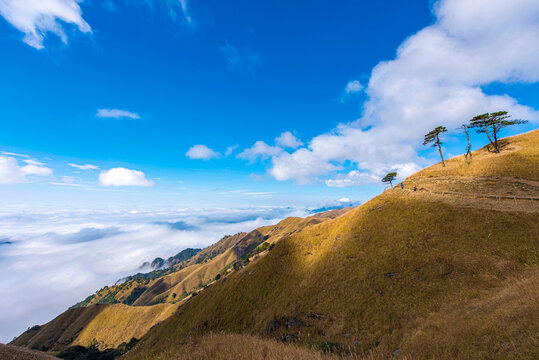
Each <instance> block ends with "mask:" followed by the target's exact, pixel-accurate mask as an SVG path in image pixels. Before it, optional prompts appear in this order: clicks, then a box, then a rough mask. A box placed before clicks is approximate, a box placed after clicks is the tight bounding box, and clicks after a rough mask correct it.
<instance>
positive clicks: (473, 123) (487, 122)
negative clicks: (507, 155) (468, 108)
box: [469, 111, 528, 153]
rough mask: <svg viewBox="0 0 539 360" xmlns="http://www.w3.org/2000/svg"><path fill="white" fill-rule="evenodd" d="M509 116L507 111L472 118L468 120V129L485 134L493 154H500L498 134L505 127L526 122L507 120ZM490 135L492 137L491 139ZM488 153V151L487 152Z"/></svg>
mask: <svg viewBox="0 0 539 360" xmlns="http://www.w3.org/2000/svg"><path fill="white" fill-rule="evenodd" d="M510 118H511V115H508V113H507V111H498V112H493V113H490V114H489V113H486V114H481V115H477V116H474V117H473V118H472V119H471V120H470V125H469V127H470V128H475V129H476V130H475V131H476V132H477V133H478V134H481V133H485V134H487V138H488V141H489V142H490V145H492V147H493V148H494V152H495V153H499V152H500V144H499V143H498V133H499V132H500V131H501V130H502V129H503V128H505V127H508V126H512V125H519V124H525V123H527V122H528V121H526V120H520V119H515V120H509V119H510ZM491 135H492V137H491ZM489 151H490V150H489Z"/></svg>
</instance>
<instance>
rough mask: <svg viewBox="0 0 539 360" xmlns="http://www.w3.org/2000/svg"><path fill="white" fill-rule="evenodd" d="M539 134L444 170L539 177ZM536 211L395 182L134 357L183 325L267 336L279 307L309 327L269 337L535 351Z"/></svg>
mask: <svg viewBox="0 0 539 360" xmlns="http://www.w3.org/2000/svg"><path fill="white" fill-rule="evenodd" d="M538 134H539V132H537V131H535V132H531V133H528V134H525V135H521V136H518V137H515V138H514V141H512V143H511V144H510V145H509V146H508V148H506V150H507V151H508V152H507V153H502V154H500V155H497V156H491V154H486V153H485V154H484V157H483V156H481V151H480V152H479V155H478V153H476V154H475V156H474V162H475V164H474V166H473V167H472V166H471V167H470V169H468V168H464V170H463V168H462V166H461V167H458V166H455V167H451V165H452V162H454V161H455V162H457V161H458V160H450V161H448V166H447V168H446V170H448V171H447V172H448V173H451V175H460V176H470V175H476V176H478V175H480V176H511V177H516V178H522V179H530V180H536V179H539V157H538V156H537V149H538V148H539V146H538V142H537V139H538ZM511 147H513V149H512V150H511ZM464 167H465V165H464ZM472 168H473V169H472ZM459 169H460V170H459ZM441 170H442V169H436V166H434V167H431V168H429V169H426V170H424V171H423V172H420V173H419V174H417V175H415V176H413V177H412V180H414V181H416V180H417V179H418V178H419V177H420V176H439V175H444V176H447V173H440V172H439V171H441ZM463 172H464V173H463ZM537 219H538V215H537V212H502V211H495V210H485V209H474V208H461V207H455V206H452V205H451V204H448V203H446V202H441V201H437V200H425V199H417V198H414V197H405V196H403V195H402V194H401V195H398V193H397V192H387V193H385V194H383V195H381V196H379V197H377V198H375V199H373V200H372V201H370V202H369V203H367V204H365V205H363V206H361V207H360V208H357V209H354V210H353V211H350V212H349V213H347V214H345V215H343V216H341V217H339V218H337V219H335V220H331V221H327V222H324V223H321V224H319V225H316V226H312V227H309V228H307V229H305V230H303V231H301V232H299V233H296V234H294V235H292V236H291V237H289V238H286V239H284V240H282V241H280V242H279V243H277V244H276V246H275V248H274V249H273V250H272V251H271V252H270V253H269V254H268V255H267V256H265V257H264V258H262V259H260V261H258V262H256V263H254V264H252V265H251V266H249V268H248V269H244V270H241V271H239V272H237V273H234V274H232V275H231V276H230V277H229V278H228V279H227V281H226V282H224V283H218V284H215V285H213V286H211V287H210V288H208V289H207V290H205V291H203V292H202V293H200V295H199V296H197V297H196V298H193V299H192V300H191V301H189V302H187V303H186V304H185V305H184V306H182V307H181V308H180V310H179V311H178V312H177V313H175V314H174V315H173V316H172V317H170V318H169V319H167V320H166V321H165V322H163V323H162V324H161V325H159V326H157V327H155V328H154V329H153V330H152V331H150V332H149V333H148V334H147V335H146V336H145V337H144V339H143V341H142V343H141V344H140V345H139V346H137V348H136V349H135V351H133V352H132V353H130V354H129V356H128V358H129V359H142V358H147V357H148V356H149V357H150V358H152V357H154V356H163V354H165V353H169V354H170V350H171V344H177V342H178V340H179V339H183V338H184V336H186V335H193V336H199V335H202V334H205V333H207V332H211V331H225V332H230V333H244V334H245V333H248V334H258V335H260V336H268V334H267V333H266V328H267V325H268V324H269V323H270V322H272V321H274V320H278V321H280V320H282V318H297V319H301V320H302V321H303V322H304V323H305V324H307V325H308V326H291V327H290V328H287V327H286V326H281V327H280V328H279V329H278V330H276V331H274V332H272V333H271V334H270V335H269V336H271V337H274V338H286V336H288V339H291V338H296V339H297V340H298V341H299V342H301V343H316V342H317V341H334V342H338V343H341V344H342V345H343V347H348V348H351V349H353V350H354V351H356V352H358V353H362V352H368V351H370V350H373V349H375V350H376V351H377V352H379V353H382V354H385V356H388V355H390V354H391V353H392V352H393V351H395V350H396V349H402V355H411V356H415V357H425V356H426V357H431V356H434V357H437V358H447V359H450V358H455V357H460V358H485V357H488V358H499V359H503V358H515V357H518V358H522V359H534V358H538V357H539V347H538V346H537V345H539V344H538V340H537V336H536V335H535V334H537V333H539V318H538V314H539V306H538V304H539V302H538V301H537V300H538V298H539V296H538V292H539V291H538V290H537V289H538V286H537V285H538V275H537V274H538V271H539V222H538V221H537ZM311 313H316V314H320V315H322V317H321V318H320V317H319V316H314V317H312V316H311ZM175 346H176V345H175Z"/></svg>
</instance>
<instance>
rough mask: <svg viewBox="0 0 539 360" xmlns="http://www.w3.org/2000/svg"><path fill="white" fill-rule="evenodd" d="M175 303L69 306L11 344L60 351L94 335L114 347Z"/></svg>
mask: <svg viewBox="0 0 539 360" xmlns="http://www.w3.org/2000/svg"><path fill="white" fill-rule="evenodd" d="M178 305H179V304H178ZM178 305H172V304H160V305H155V306H147V307H132V306H127V305H123V304H113V305H92V306H90V307H83V308H75V309H69V310H67V311H66V312H64V313H62V314H61V315H59V316H58V317H56V318H55V319H54V320H52V321H50V322H48V323H47V324H45V325H43V326H42V327H41V328H40V329H39V330H38V331H36V330H32V329H30V330H28V331H26V332H24V333H23V334H21V335H20V336H19V337H18V338H17V339H15V340H14V341H13V342H12V343H11V344H12V345H16V346H25V347H29V348H33V349H43V350H45V349H47V350H51V351H61V350H63V349H65V348H66V347H68V346H71V345H83V346H88V345H89V344H90V343H91V342H92V340H93V339H94V338H95V339H96V340H97V342H98V343H100V347H101V348H107V347H117V346H118V345H119V344H121V343H122V342H124V341H125V342H128V341H129V340H130V339H131V338H132V337H136V338H140V337H142V336H143V335H144V334H145V333H146V332H147V331H148V330H149V329H150V328H151V327H152V326H154V325H155V324H157V323H158V322H160V321H163V320H164V319H166V318H167V317H169V316H170V315H171V314H172V313H173V312H174V311H176V309H177V308H178Z"/></svg>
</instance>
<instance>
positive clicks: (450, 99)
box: [269, 0, 539, 186]
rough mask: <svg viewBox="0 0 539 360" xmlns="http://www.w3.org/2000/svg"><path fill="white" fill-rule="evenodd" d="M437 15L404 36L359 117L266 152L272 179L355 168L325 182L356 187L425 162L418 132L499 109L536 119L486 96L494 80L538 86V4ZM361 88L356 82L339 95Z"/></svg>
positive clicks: (495, 2) (508, 101) (443, 6)
mask: <svg viewBox="0 0 539 360" xmlns="http://www.w3.org/2000/svg"><path fill="white" fill-rule="evenodd" d="M433 12H434V15H435V16H436V19H437V20H436V22H435V23H434V24H432V25H430V26H427V27H425V28H424V29H422V30H420V31H419V32H417V33H416V34H414V35H412V36H410V37H409V38H408V39H406V41H404V42H403V43H402V44H401V45H400V46H399V48H398V49H397V56H396V58H395V59H394V60H391V61H384V62H381V63H379V64H378V65H377V66H376V67H375V68H374V69H373V70H372V73H371V77H370V80H369V82H368V85H367V87H366V88H365V89H364V91H365V92H366V95H367V100H366V102H365V103H364V104H363V105H364V106H363V108H364V111H363V115H362V116H361V118H360V119H358V120H357V121H355V122H353V123H349V124H341V125H339V126H338V127H337V128H336V129H334V130H332V131H331V132H329V133H326V134H322V135H319V136H316V137H314V138H313V139H312V140H311V141H310V143H309V145H308V146H307V147H304V148H300V149H298V150H296V151H295V152H293V153H288V152H282V153H280V154H277V155H272V167H271V168H270V169H269V172H270V174H272V175H273V176H274V177H275V178H276V179H278V180H294V181H296V182H299V183H306V182H310V181H314V180H315V179H316V178H317V177H319V176H322V175H326V174H328V173H331V172H335V171H337V170H339V169H341V168H342V167H341V164H345V163H347V162H352V164H354V165H355V167H356V169H354V170H356V171H357V172H353V173H344V174H338V175H337V176H336V177H335V178H334V179H329V180H328V181H327V182H326V183H327V184H328V185H330V186H345V185H347V184H350V185H352V184H353V185H357V184H361V183H364V182H365V181H366V182H369V181H370V179H372V178H373V177H377V178H378V177H379V176H381V175H382V174H384V172H387V171H388V170H393V169H401V171H402V172H403V173H409V171H410V170H411V169H418V168H419V166H420V165H426V164H428V163H429V161H426V160H425V159H421V158H419V157H418V155H417V150H418V149H419V148H420V147H419V146H420V144H421V139H422V136H423V134H425V133H426V132H427V131H429V130H431V129H432V128H434V127H436V126H438V125H444V126H446V127H448V128H456V127H458V126H459V125H460V124H462V123H464V122H466V121H467V120H468V119H470V118H471V117H473V116H474V115H477V114H480V113H485V112H490V111H499V110H507V111H509V113H510V114H512V115H513V116H514V117H516V118H523V119H528V120H532V121H537V120H539V113H538V112H537V111H536V110H535V109H532V108H530V107H528V106H525V105H521V104H519V103H518V101H517V100H516V99H514V98H511V97H510V96H508V95H488V94H486V93H485V92H484V91H483V90H482V87H483V86H485V85H488V84H491V83H493V82H501V83H511V82H528V83H532V82H537V81H538V80H539V67H538V66H537V59H538V58H539V41H537V39H539V21H538V20H537V19H539V2H537V1H533V0H515V1H511V2H507V1H505V0H477V1H468V0H440V1H438V2H436V3H434V6H433ZM360 90H361V86H360V84H359V83H356V82H354V81H352V82H350V83H349V84H348V85H347V88H346V90H345V91H353V92H356V91H360Z"/></svg>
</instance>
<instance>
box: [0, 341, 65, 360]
mask: <svg viewBox="0 0 539 360" xmlns="http://www.w3.org/2000/svg"><path fill="white" fill-rule="evenodd" d="M0 359H2V360H54V359H56V360H58V358H56V357H53V356H50V355H48V354H46V353H43V352H40V351H32V350H30V349H27V348H23V347H18V346H13V345H4V344H0Z"/></svg>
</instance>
